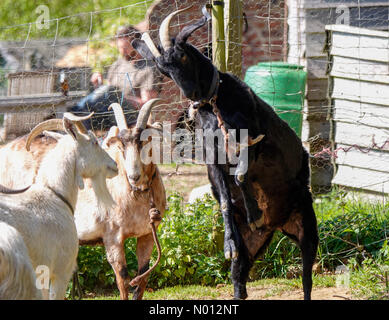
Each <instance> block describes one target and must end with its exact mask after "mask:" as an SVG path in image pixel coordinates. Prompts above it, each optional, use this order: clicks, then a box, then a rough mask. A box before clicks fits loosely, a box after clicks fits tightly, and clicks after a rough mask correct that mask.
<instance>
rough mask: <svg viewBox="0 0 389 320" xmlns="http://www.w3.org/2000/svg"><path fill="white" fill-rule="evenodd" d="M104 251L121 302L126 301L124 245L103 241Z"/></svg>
mask: <svg viewBox="0 0 389 320" xmlns="http://www.w3.org/2000/svg"><path fill="white" fill-rule="evenodd" d="M104 246H105V250H106V251H107V260H108V262H109V263H110V265H111V266H112V268H113V270H114V272H115V276H116V284H117V286H118V289H119V292H120V299H121V300H128V287H129V285H128V280H129V277H128V270H127V262H126V256H125V253H124V243H123V242H119V243H116V242H115V241H111V240H109V239H104Z"/></svg>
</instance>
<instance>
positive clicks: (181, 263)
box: [150, 194, 229, 288]
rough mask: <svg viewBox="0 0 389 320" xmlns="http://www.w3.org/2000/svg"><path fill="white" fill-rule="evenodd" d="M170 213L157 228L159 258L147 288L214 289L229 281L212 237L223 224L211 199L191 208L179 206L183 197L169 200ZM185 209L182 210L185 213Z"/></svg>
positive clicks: (225, 266)
mask: <svg viewBox="0 0 389 320" xmlns="http://www.w3.org/2000/svg"><path fill="white" fill-rule="evenodd" d="M168 200H169V211H168V213H167V215H166V217H165V218H164V219H163V223H162V225H161V226H160V233H159V239H160V243H161V247H162V258H161V261H160V263H159V265H158V266H157V268H156V269H155V272H154V273H153V274H152V276H151V278H150V285H151V286H153V285H154V286H156V287H158V288H159V287H163V286H166V285H177V284H178V285H184V284H203V285H215V284H217V283H223V282H226V281H227V280H228V278H229V263H227V262H226V261H225V259H224V254H223V250H217V244H216V241H215V235H216V234H217V230H222V228H223V220H222V218H221V215H219V214H218V211H217V210H215V206H216V202H215V200H214V199H212V198H207V199H206V200H205V201H202V202H197V203H195V204H194V205H189V206H186V208H185V207H184V206H183V204H182V201H183V199H182V197H180V196H178V195H177V194H174V195H172V196H170V197H169V199H168ZM184 209H185V210H184Z"/></svg>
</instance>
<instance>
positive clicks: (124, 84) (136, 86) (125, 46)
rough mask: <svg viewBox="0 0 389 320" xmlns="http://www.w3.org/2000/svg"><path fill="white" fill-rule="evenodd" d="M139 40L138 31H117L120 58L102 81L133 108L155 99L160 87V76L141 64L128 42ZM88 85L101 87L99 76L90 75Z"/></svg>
mask: <svg viewBox="0 0 389 320" xmlns="http://www.w3.org/2000/svg"><path fill="white" fill-rule="evenodd" d="M140 37H141V34H140V32H139V30H137V29H136V28H135V27H133V26H131V25H128V26H122V27H120V28H119V29H118V31H117V33H116V43H117V48H118V50H119V53H120V57H119V58H118V60H117V61H116V62H114V63H113V64H112V65H111V67H110V68H109V70H108V73H107V79H106V80H107V83H108V85H110V86H115V87H117V88H119V89H120V90H121V91H122V92H123V95H124V98H125V99H126V100H127V101H128V102H130V103H131V104H132V105H133V106H134V107H135V108H139V107H140V106H142V104H143V103H145V102H146V101H148V100H150V99H153V98H156V97H157V96H158V94H159V92H160V86H159V83H161V76H160V75H159V73H158V71H157V70H156V68H155V66H154V63H153V62H152V61H147V60H144V59H143V58H142V57H141V56H140V55H139V53H138V52H137V51H136V50H135V49H134V48H133V47H132V46H131V41H132V40H134V39H136V38H140ZM91 82H92V84H93V85H94V87H95V88H98V87H99V86H101V85H102V84H103V75H102V74H101V73H99V72H96V73H93V74H92V77H91Z"/></svg>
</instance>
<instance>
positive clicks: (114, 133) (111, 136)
mask: <svg viewBox="0 0 389 320" xmlns="http://www.w3.org/2000/svg"><path fill="white" fill-rule="evenodd" d="M118 136H119V128H118V127H117V126H112V127H111V129H109V131H108V134H107V137H106V138H105V139H104V141H103V144H102V147H103V149H107V148H109V146H110V145H111V144H112V143H114V142H115V141H117V140H118V139H119V138H118Z"/></svg>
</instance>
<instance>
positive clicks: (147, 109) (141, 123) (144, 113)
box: [135, 98, 161, 130]
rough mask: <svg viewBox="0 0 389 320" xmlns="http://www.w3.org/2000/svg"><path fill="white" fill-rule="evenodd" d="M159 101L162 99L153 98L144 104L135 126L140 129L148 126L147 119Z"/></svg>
mask: <svg viewBox="0 0 389 320" xmlns="http://www.w3.org/2000/svg"><path fill="white" fill-rule="evenodd" d="M158 101H161V99H159V98H155V99H151V100H149V101H147V102H146V103H145V104H144V105H143V106H142V108H141V109H140V111H139V115H138V119H137V120H136V126H135V128H137V129H140V130H143V129H145V128H146V125H147V120H148V119H149V116H150V113H151V109H152V108H153V107H154V105H155V104H156V103H157V102H158Z"/></svg>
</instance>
